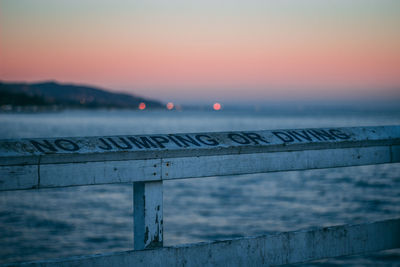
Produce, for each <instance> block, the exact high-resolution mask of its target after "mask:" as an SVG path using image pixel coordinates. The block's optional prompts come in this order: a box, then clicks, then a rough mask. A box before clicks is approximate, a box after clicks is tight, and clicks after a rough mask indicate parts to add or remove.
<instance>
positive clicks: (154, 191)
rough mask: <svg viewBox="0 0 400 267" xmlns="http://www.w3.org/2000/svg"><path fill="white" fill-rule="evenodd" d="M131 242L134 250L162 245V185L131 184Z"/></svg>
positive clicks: (152, 183) (149, 183) (160, 183)
mask: <svg viewBox="0 0 400 267" xmlns="http://www.w3.org/2000/svg"><path fill="white" fill-rule="evenodd" d="M133 217H134V219H133V235H134V236H133V243H134V246H133V247H134V249H135V250H142V249H149V248H159V247H162V246H163V185H162V181H157V182H136V183H134V185H133Z"/></svg>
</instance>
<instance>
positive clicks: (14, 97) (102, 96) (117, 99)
mask: <svg viewBox="0 0 400 267" xmlns="http://www.w3.org/2000/svg"><path fill="white" fill-rule="evenodd" d="M141 102H144V103H145V104H146V108H162V107H163V104H162V103H161V102H159V101H156V100H149V99H146V98H143V97H138V96H134V95H130V94H124V93H113V92H109V91H107V90H104V89H100V88H96V87H92V86H86V85H74V84H61V83H58V82H54V81H50V82H41V83H10V82H1V81H0V105H11V106H43V107H45V106H60V107H65V108H68V107H70V108H126V109H128V108H129V109H137V108H138V105H139V104H140V103H141Z"/></svg>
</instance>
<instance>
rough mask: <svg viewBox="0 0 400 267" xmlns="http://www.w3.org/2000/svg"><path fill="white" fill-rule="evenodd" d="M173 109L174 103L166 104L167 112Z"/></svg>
mask: <svg viewBox="0 0 400 267" xmlns="http://www.w3.org/2000/svg"><path fill="white" fill-rule="evenodd" d="M173 108H174V103H172V102H168V104H167V109H168V110H171V109H173Z"/></svg>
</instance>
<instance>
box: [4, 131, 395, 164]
mask: <svg viewBox="0 0 400 267" xmlns="http://www.w3.org/2000/svg"><path fill="white" fill-rule="evenodd" d="M391 145H400V126H379V127H352V128H321V129H295V130H269V131H254V132H253V131H246V132H221V133H190V134H160V135H132V136H109V137H73V138H37V139H15V140H0V166H10V165H38V164H55V163H86V162H96V161H97V162H103V161H120V160H147V159H160V158H180V157H198V156H216V155H235V154H253V153H270V152H286V151H303V150H317V149H332V148H354V147H369V146H391Z"/></svg>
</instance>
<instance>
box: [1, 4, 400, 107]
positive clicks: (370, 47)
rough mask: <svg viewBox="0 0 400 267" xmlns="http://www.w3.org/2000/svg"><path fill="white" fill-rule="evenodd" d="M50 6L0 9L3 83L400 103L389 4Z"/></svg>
mask: <svg viewBox="0 0 400 267" xmlns="http://www.w3.org/2000/svg"><path fill="white" fill-rule="evenodd" d="M17 2H18V3H17ZM53 2H54V1H44V0H41V1H37V2H36V1H22V0H21V1H2V2H0V80H5V81H42V80H50V79H51V80H58V81H61V82H71V83H78V84H91V85H97V86H100V87H104V88H109V89H112V90H115V91H124V92H130V93H134V94H138V95H142V96H147V97H152V98H156V99H160V100H163V101H170V100H172V101H177V102H185V101H189V102H190V101H192V102H193V101H197V100H198V101H200V102H201V101H213V100H220V101H224V100H226V101H236V100H243V101H252V100H262V99H271V98H274V99H282V98H288V97H289V98H306V99H307V98H313V97H315V98H324V97H325V98H330V97H336V98H346V97H356V96H357V95H358V94H360V95H363V96H370V97H374V96H378V95H379V96H382V97H387V98H390V97H394V96H395V97H399V96H400V30H399V29H400V4H398V3H399V2H398V1H382V0H380V1H354V2H352V4H349V2H347V1H332V3H333V4H332V3H330V4H329V3H326V1H320V2H318V1H311V0H308V1H306V0H304V1H298V2H296V3H293V1H282V3H281V4H277V3H275V2H276V1H270V2H268V1H263V2H261V1H250V2H249V3H251V4H249V3H247V4H246V1H243V2H239V4H236V5H234V6H232V7H231V6H230V4H229V3H230V2H229V1H221V2H223V3H225V5H224V6H222V4H221V6H218V5H217V6H216V7H215V6H214V5H213V4H212V3H213V2H212V1H205V2H204V3H202V4H201V5H200V4H197V5H198V6H196V7H193V8H192V7H190V6H188V4H186V3H185V2H183V1H178V0H176V1H172V2H171V3H170V4H169V5H166V4H165V3H164V2H157V1H150V2H151V3H153V4H146V3H144V4H143V3H142V4H141V5H140V4H137V6H135V5H133V4H129V6H127V4H124V3H125V2H123V1H122V2H121V3H119V4H117V5H112V8H110V5H111V4H110V3H111V2H113V1H98V2H97V1H96V2H95V3H96V4H94V2H90V1H82V2H84V4H78V3H76V2H74V3H72V2H71V3H68V4H66V3H63V4H59V5H56V4H54V3H53ZM139 2H140V1H139ZM265 2H267V4H265ZM278 2H279V1H278ZM321 2H325V4H323V3H321ZM33 3H35V4H33ZM90 3H92V4H90ZM235 3H236V2H235ZM261 3H263V4H261ZM268 3H269V4H268ZM249 5H250V7H249ZM259 5H261V6H259ZM171 6H172V7H171Z"/></svg>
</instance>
